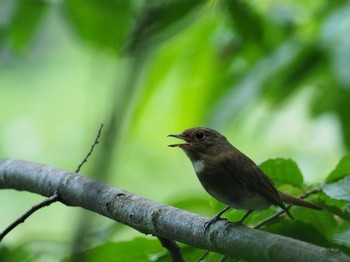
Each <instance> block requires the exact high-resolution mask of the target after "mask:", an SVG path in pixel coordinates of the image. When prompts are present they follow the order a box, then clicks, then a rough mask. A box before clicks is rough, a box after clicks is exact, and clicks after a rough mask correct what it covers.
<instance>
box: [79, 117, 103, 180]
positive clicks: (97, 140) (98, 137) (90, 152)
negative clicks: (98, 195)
mask: <svg viewBox="0 0 350 262" xmlns="http://www.w3.org/2000/svg"><path fill="white" fill-rule="evenodd" d="M102 128H103V124H101V126H100V129H99V130H98V133H97V136H96V138H95V141H94V143H93V144H92V146H91V147H90V150H89V152H88V153H87V155H86V156H85V157H84V159H83V161H81V162H80V164H79V165H78V167H77V169H75V171H74V172H75V173H79V171H80V169H81V168H82V166H83V165H84V163H86V162H87V160H88V158H89V157H90V156H91V154H92V152H93V151H94V148H95V146H96V145H97V144H99V143H100V141H99V139H100V136H101V132H102Z"/></svg>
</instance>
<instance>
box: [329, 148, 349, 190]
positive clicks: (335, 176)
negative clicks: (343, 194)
mask: <svg viewBox="0 0 350 262" xmlns="http://www.w3.org/2000/svg"><path fill="white" fill-rule="evenodd" d="M349 174H350V156H349V155H347V156H344V157H343V158H342V159H340V161H339V163H338V165H337V166H336V167H335V169H334V170H333V171H332V172H331V173H330V174H329V175H328V177H327V178H326V183H330V182H335V181H337V180H339V179H342V178H343V177H345V176H347V175H349Z"/></svg>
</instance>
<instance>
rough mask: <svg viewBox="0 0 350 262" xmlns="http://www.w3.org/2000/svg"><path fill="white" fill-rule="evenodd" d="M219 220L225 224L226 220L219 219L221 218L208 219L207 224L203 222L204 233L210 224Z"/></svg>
mask: <svg viewBox="0 0 350 262" xmlns="http://www.w3.org/2000/svg"><path fill="white" fill-rule="evenodd" d="M219 220H224V221H226V223H227V219H226V218H221V217H213V218H212V219H209V220H208V221H207V222H205V224H204V232H206V231H207V230H208V228H209V227H210V226H211V224H213V223H215V222H217V221H219Z"/></svg>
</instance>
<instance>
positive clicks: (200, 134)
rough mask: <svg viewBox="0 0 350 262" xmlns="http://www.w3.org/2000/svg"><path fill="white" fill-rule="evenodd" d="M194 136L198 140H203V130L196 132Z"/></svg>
mask: <svg viewBox="0 0 350 262" xmlns="http://www.w3.org/2000/svg"><path fill="white" fill-rule="evenodd" d="M195 136H196V138H197V139H198V140H203V139H204V138H205V134H204V133H203V132H197V133H196V134H195Z"/></svg>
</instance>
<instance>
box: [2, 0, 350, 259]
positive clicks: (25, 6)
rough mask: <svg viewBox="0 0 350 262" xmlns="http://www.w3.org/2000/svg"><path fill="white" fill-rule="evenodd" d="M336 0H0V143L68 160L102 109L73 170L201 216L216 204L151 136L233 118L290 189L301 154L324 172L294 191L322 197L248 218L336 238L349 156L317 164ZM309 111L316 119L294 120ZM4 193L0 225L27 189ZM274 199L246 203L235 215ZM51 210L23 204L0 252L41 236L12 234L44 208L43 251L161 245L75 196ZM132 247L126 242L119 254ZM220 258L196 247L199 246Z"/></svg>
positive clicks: (342, 220)
mask: <svg viewBox="0 0 350 262" xmlns="http://www.w3.org/2000/svg"><path fill="white" fill-rule="evenodd" d="M349 11H350V4H349V2H348V1H345V0H340V1H327V0H320V1H294V0H293V1H292V0H287V1H283V2H281V1H273V0H264V1H243V0H222V1H218V0H208V1H204V0H203V1H198V0H166V1H145V0H144V1H140V0H102V1H100V0H86V1H81V0H57V1H48V0H2V1H0V90H1V94H2V96H1V98H0V99H1V105H2V108H3V110H1V112H0V117H1V119H2V125H1V126H0V136H1V142H0V143H1V145H0V155H1V157H17V158H21V157H23V158H25V159H28V160H33V161H37V162H46V163H53V164H55V165H59V166H61V167H67V168H71V169H72V170H73V169H74V167H75V166H76V165H77V164H78V163H79V161H80V160H81V158H82V156H83V155H84V153H83V152H85V151H86V150H87V149H88V145H89V144H90V143H91V142H92V138H93V134H94V130H95V129H96V131H97V127H98V125H99V124H100V123H101V121H103V122H105V124H106V129H105V131H104V134H103V137H102V139H101V146H100V147H99V148H98V149H97V150H96V151H95V152H94V155H93V157H94V158H93V160H90V161H91V162H89V163H88V165H87V166H86V167H85V166H84V168H83V172H84V173H85V174H86V175H90V176H96V177H98V179H101V180H104V181H107V180H108V181H110V182H111V183H112V184H116V185H118V186H121V187H123V188H124V187H125V188H126V189H128V190H130V191H132V192H135V193H138V194H142V195H145V196H146V197H149V198H153V199H156V200H158V201H164V202H166V203H168V204H172V205H174V206H176V207H179V208H184V209H187V210H191V211H193V212H198V213H200V214H204V215H207V216H212V215H214V214H215V213H216V212H217V211H218V210H220V209H221V208H223V205H222V204H220V203H218V202H217V201H215V200H213V199H211V198H210V197H209V196H207V195H205V193H204V192H203V191H202V190H201V188H200V186H199V184H198V182H197V181H196V180H195V179H196V178H195V177H194V175H193V174H192V173H193V170H192V168H191V166H190V165H189V162H188V160H186V159H185V156H180V154H178V153H174V151H171V152H170V150H168V148H165V145H166V143H167V140H166V138H165V137H166V135H167V134H169V133H170V132H177V131H181V130H182V129H184V128H188V127H191V126H195V125H203V126H204V125H207V126H211V127H213V128H215V129H220V130H221V131H222V132H223V133H226V134H228V136H230V134H234V136H230V137H229V138H230V140H232V142H234V143H235V144H236V143H237V144H238V146H240V147H244V148H246V149H247V151H248V152H249V151H250V152H249V153H251V154H253V155H254V157H255V158H256V159H259V158H260V159H267V158H268V157H267V156H271V155H274V154H275V155H277V156H278V157H277V158H273V159H269V160H267V161H265V162H263V163H262V164H261V168H262V169H263V170H264V171H265V172H266V173H267V174H268V175H269V176H270V177H271V178H272V179H273V180H274V181H275V182H276V185H277V186H278V187H279V188H281V189H282V190H285V191H288V192H290V193H293V194H302V193H303V192H305V191H307V190H309V189H310V188H314V187H316V185H311V186H308V185H307V184H306V182H305V181H308V180H307V179H304V176H305V178H306V177H307V175H308V174H305V172H304V171H303V168H302V167H303V165H304V163H305V162H312V161H314V162H316V164H315V166H317V168H315V170H316V173H317V178H315V177H314V178H313V179H311V180H313V182H314V181H316V180H317V181H321V180H323V178H324V179H325V182H324V183H323V184H322V190H321V192H319V193H317V194H314V195H311V196H309V199H310V200H312V201H314V202H316V203H318V204H319V205H321V206H322V207H323V208H324V211H322V212H317V211H313V210H306V209H302V208H299V207H293V208H292V210H291V212H292V213H293V215H294V217H295V218H296V221H290V220H288V219H286V218H282V219H278V220H274V221H271V222H270V223H268V224H267V225H266V226H265V227H264V228H263V229H264V230H268V231H271V232H275V233H277V234H283V235H286V236H290V237H294V238H298V239H301V240H304V241H308V242H311V243H315V244H318V245H322V246H326V247H335V248H340V249H341V250H342V251H344V252H346V253H348V254H350V249H349V246H350V244H349V243H350V241H349V230H350V228H349V227H350V224H349V221H350V214H349V212H350V211H349V210H350V209H349V199H350V197H349V192H348V191H349V190H348V184H349V174H350V162H349V161H350V160H349V156H345V157H343V158H342V159H341V160H340V161H339V164H338V165H337V167H336V168H335V169H334V170H333V171H332V172H330V174H329V175H328V176H327V177H325V174H326V173H327V171H324V170H326V169H327V168H328V167H330V166H331V164H332V161H333V162H334V161H336V160H338V159H339V158H340V156H341V155H342V154H344V151H347V150H348V149H349V148H350V117H349V115H350V107H349V101H350V77H349V73H348V71H349V68H350V34H349V29H350V19H349V17H348V13H349ZM295 101H297V103H296V102H295ZM300 101H301V102H300ZM300 104H303V105H304V107H305V108H306V113H305V112H304V111H302V112H300V111H298V110H299V109H298V108H299V106H300ZM290 105H291V106H290ZM288 106H290V107H292V108H294V109H295V112H296V116H295V115H292V116H291V114H289V113H288V111H287V110H286V107H288ZM279 114H281V116H279ZM303 114H304V115H303ZM305 115H306V116H305ZM324 117H326V121H325V122H322V123H325V124H323V125H318V124H315V125H314V126H313V129H310V130H307V128H306V127H303V125H307V124H306V123H308V125H311V124H310V123H316V122H317V121H318V120H319V119H325V118H324ZM276 119H279V120H278V121H279V122H278V121H277V120H276ZM301 119H306V120H305V122H303V120H301ZM252 123H253V124H252ZM325 126H327V127H325ZM338 126H339V130H338V129H337V127H338ZM327 128H328V129H327ZM324 130H328V131H329V130H336V131H334V132H333V133H332V132H328V133H327V132H325V133H323V132H324ZM293 132H294V133H293ZM337 132H338V133H339V134H340V138H339V139H338V138H335V136H336V135H337V134H338V133H337ZM291 133H293V134H295V133H297V135H295V136H296V138H295V137H293V136H291V135H290V134H291ZM330 134H331V135H330ZM281 137H282V138H281ZM231 138H232V139H231ZM243 141H247V142H243ZM282 142H283V145H280V147H281V148H282V147H283V149H280V148H279V147H278V145H277V146H276V144H281V143H282ZM276 148H277V149H278V150H277V149H276ZM295 148H299V150H296V149H295ZM300 148H301V149H300ZM311 149H312V150H311ZM293 150H294V151H295V152H296V153H295V154H294V155H293V156H290V155H292V151H293ZM281 155H283V156H281ZM285 155H288V158H289V157H292V159H293V160H291V159H285V158H283V157H285ZM186 161H187V162H186ZM296 162H298V164H300V162H301V164H300V168H299V166H298V165H297V164H296ZM180 163H181V164H180ZM186 164H187V165H186ZM85 169H86V170H85ZM302 171H303V172H302ZM321 173H322V174H321ZM116 174H117V175H116ZM322 175H323V177H322ZM1 193H3V192H1ZM3 194H4V197H2V198H1V199H4V200H3V201H4V205H5V204H7V205H9V206H11V210H12V212H14V213H10V212H8V213H9V214H7V213H6V214H4V216H5V219H4V221H0V222H1V223H4V224H1V225H2V226H5V225H6V224H7V223H9V221H12V220H13V219H14V217H17V216H18V214H20V213H21V212H22V209H24V210H25V209H26V208H25V207H26V206H27V205H28V206H29V205H31V202H27V201H30V200H31V198H29V197H28V198H27V197H24V198H23V197H18V199H16V197H15V196H14V195H10V193H9V194H8V195H5V194H7V193H3ZM9 195H10V196H11V197H8V196H9ZM1 199H0V202H1ZM5 199H6V203H5ZM9 199H11V201H12V202H11V203H10V204H9V201H10V200H9ZM32 200H33V199H32ZM33 201H34V200H33ZM208 203H209V204H208ZM7 208H8V207H7ZM4 209H5V207H4ZM60 210H62V209H60ZM65 210H66V208H65ZM276 210H277V208H274V207H272V208H271V209H269V210H266V211H263V212H255V213H253V214H252V216H250V217H249V218H248V219H247V223H248V224H250V225H253V224H256V223H258V222H259V221H261V220H262V219H265V218H266V217H268V216H270V215H272V214H273V213H274V212H275V211H276ZM46 212H49V211H46ZM43 213H45V212H43ZM62 214H63V212H61V211H59V212H58V213H56V214H55V215H54V214H52V215H50V217H49V215H48V214H47V213H46V214H37V216H38V218H37V221H38V222H37V223H36V226H37V228H36V229H32V231H31V230H29V231H28V234H27V235H28V237H27V238H25V237H24V240H23V236H22V238H20V237H18V238H16V235H15V236H14V240H13V241H14V244H12V243H11V242H9V244H8V246H4V247H2V249H0V257H1V260H4V261H30V256H27V255H26V254H32V256H33V254H34V253H35V254H36V255H37V253H40V251H38V250H39V249H40V248H38V245H35V244H33V243H28V242H26V241H28V239H29V242H30V240H31V238H32V236H33V235H37V234H36V232H38V230H39V231H40V230H42V231H40V232H47V231H48V230H49V229H51V227H50V228H47V227H46V228H45V226H44V225H43V223H42V221H43V220H45V221H54V220H55V219H57V218H60V223H61V227H58V226H57V228H59V230H58V232H56V233H52V234H50V233H47V236H46V237H47V238H48V239H53V240H52V243H54V242H55V240H57V241H58V242H60V241H61V242H62V243H59V244H58V243H55V244H53V246H55V245H56V248H52V250H53V251H52V252H51V256H50V255H47V254H46V255H45V256H44V257H45V261H51V260H52V261H57V259H61V258H62V257H63V256H65V257H67V258H66V259H68V257H70V256H71V254H72V253H74V252H75V250H71V246H74V247H75V249H78V250H79V251H80V253H79V254H84V255H87V256H88V257H89V259H90V258H91V260H89V261H94V259H96V260H97V259H98V260H104V261H108V260H107V259H109V258H110V257H113V258H114V259H117V258H116V257H117V256H120V257H119V260H120V261H167V256H166V253H165V252H164V250H163V248H161V246H160V245H159V243H158V242H157V241H156V240H154V239H148V238H147V239H146V238H145V239H143V238H142V239H140V238H136V239H134V236H137V233H135V232H134V231H131V230H129V231H127V232H125V231H126V230H125V227H122V226H114V223H113V224H111V222H110V221H107V220H106V219H104V218H100V217H97V216H95V215H91V218H90V217H89V216H88V215H87V214H86V212H83V213H80V215H77V214H76V213H73V211H72V210H69V211H67V213H66V215H65V216H63V215H62ZM242 214H243V212H242V211H236V210H235V211H231V212H228V214H227V217H228V218H229V219H230V220H232V221H234V220H238V219H240V218H241V216H242ZM33 220H34V218H33ZM67 221H69V223H67ZM28 223H30V221H29V222H26V225H28ZM32 223H33V224H34V222H32ZM28 227H29V226H28ZM91 228H94V230H92V231H93V232H95V233H91ZM95 229H96V230H95ZM60 230H64V232H65V233H62V232H61V231H60ZM123 230H125V231H123ZM18 231H21V230H20V229H18ZM18 231H17V232H18ZM23 231H24V232H26V231H25V229H23ZM33 232H34V233H33ZM101 232H103V233H101ZM14 234H15V232H14ZM23 234H24V235H25V233H23ZM71 237H72V238H73V242H74V243H73V244H72V243H71V242H70V238H71ZM45 241H46V242H49V241H47V239H46V238H45ZM110 241H115V242H113V243H111V242H110ZM62 246H64V247H65V248H62ZM93 246H95V247H93ZM92 247H93V248H92ZM136 249H137V250H138V251H139V253H138V254H136V253H135V256H136V255H137V256H138V257H129V258H127V257H126V254H129V253H130V250H136ZM33 250H35V252H34V251H33ZM54 250H56V251H54ZM57 250H59V252H58V251H57ZM82 250H85V251H82ZM183 252H184V255H185V256H186V258H187V259H188V261H194V260H195V259H197V258H199V257H200V255H201V254H202V253H203V252H204V251H202V250H198V249H195V248H193V247H188V246H183ZM108 254H110V256H109V257H108ZM24 256H27V258H28V257H29V258H28V259H27V260H26V259H24V258H23V257H24ZM74 256H75V255H73V256H72V258H74ZM95 256H96V258H95ZM106 256H107V257H106ZM33 257H34V256H33ZM39 258H40V255H38V256H35V259H36V261H38V260H39ZM49 258H51V260H50V259H49ZM219 258H220V256H219V255H218V254H210V255H209V256H208V257H207V261H217V260H218V259H219ZM11 259H12V260H11ZM35 259H34V258H33V259H32V261H34V260H35ZM114 261H116V260H114Z"/></svg>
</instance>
